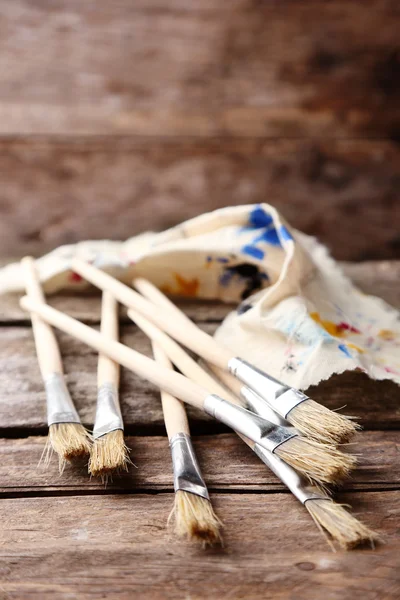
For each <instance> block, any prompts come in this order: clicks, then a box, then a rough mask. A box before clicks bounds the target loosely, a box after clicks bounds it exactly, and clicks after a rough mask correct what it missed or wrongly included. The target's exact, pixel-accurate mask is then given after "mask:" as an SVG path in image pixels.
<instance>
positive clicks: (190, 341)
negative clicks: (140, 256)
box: [71, 258, 232, 369]
mask: <svg viewBox="0 0 400 600" xmlns="http://www.w3.org/2000/svg"><path fill="white" fill-rule="evenodd" d="M71 268H72V269H73V270H74V271H75V272H76V273H78V274H79V275H81V277H84V278H85V279H86V280H87V281H89V282H90V283H92V284H93V285H95V286H97V287H99V288H100V289H102V290H103V291H104V290H108V291H110V292H111V293H112V294H113V295H114V296H115V298H117V300H119V302H121V303H122V304H124V305H125V306H127V307H129V308H133V309H135V310H137V311H139V312H140V313H141V314H142V315H143V316H144V317H146V319H148V320H149V321H152V322H153V323H154V324H155V325H157V327H159V328H160V329H162V330H163V331H166V332H167V333H168V334H169V335H170V336H171V337H173V338H174V339H176V340H177V341H179V342H181V344H183V345H184V346H187V347H188V348H190V349H191V350H192V351H193V352H195V353H196V354H198V355H199V356H201V357H202V358H204V359H205V360H207V361H209V362H211V363H213V364H215V365H216V366H218V367H220V368H221V369H227V365H228V361H229V360H230V358H232V354H231V353H230V352H229V351H228V350H227V349H226V348H224V347H223V346H220V345H219V344H217V342H216V341H215V340H214V339H213V338H212V337H211V336H209V335H208V334H207V333H205V332H204V331H202V330H201V329H199V328H198V327H197V326H196V325H195V324H194V323H193V322H191V327H190V328H189V327H182V322H181V320H178V319H174V318H173V317H172V316H171V313H170V312H169V311H167V310H164V309H162V308H158V307H157V308H155V306H154V304H153V303H152V302H149V300H147V299H146V298H144V297H143V296H141V295H140V294H138V293H137V292H135V290H133V289H132V288H130V287H128V286H127V285H125V284H123V283H121V282H120V281H117V280H116V279H115V278H114V277H111V275H108V274H107V273H104V271H100V270H99V269H96V267H93V266H92V265H89V264H88V263H86V262H84V261H82V260H80V259H78V258H75V259H74V260H73V261H72V265H71ZM177 310H178V309H177Z"/></svg>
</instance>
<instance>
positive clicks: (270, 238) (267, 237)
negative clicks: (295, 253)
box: [254, 227, 281, 246]
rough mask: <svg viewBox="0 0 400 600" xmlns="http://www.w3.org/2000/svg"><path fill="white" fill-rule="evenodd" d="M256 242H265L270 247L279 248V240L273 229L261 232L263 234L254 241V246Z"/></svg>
mask: <svg viewBox="0 0 400 600" xmlns="http://www.w3.org/2000/svg"><path fill="white" fill-rule="evenodd" d="M257 242H266V243H267V244H271V246H281V240H280V239H279V236H278V232H277V231H276V229H275V227H271V228H270V229H266V230H265V231H263V233H262V234H261V235H259V236H257V237H256V239H255V240H254V243H255V244H257Z"/></svg>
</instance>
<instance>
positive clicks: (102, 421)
mask: <svg viewBox="0 0 400 600" xmlns="http://www.w3.org/2000/svg"><path fill="white" fill-rule="evenodd" d="M116 429H124V423H123V421H122V415H121V409H120V406H119V399H118V390H117V388H116V386H115V385H114V384H113V383H103V385H101V386H100V387H99V391H98V393H97V407H96V419H95V423H94V427H93V438H94V439H97V438H99V437H101V436H103V435H106V434H107V433H110V432H111V431H115V430H116Z"/></svg>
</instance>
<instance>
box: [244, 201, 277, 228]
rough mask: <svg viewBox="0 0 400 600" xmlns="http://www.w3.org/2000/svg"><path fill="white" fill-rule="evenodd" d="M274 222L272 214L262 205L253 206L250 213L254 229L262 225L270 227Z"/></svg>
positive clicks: (250, 224)
mask: <svg viewBox="0 0 400 600" xmlns="http://www.w3.org/2000/svg"><path fill="white" fill-rule="evenodd" d="M272 223H273V219H272V217H271V215H269V214H268V213H266V212H265V210H264V209H263V208H261V206H257V207H256V208H253V210H252V211H251V213H250V215H249V226H250V227H253V228H254V229H260V228H261V227H269V226H270V225H271V224H272Z"/></svg>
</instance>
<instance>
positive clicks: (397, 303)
mask: <svg viewBox="0 0 400 600" xmlns="http://www.w3.org/2000/svg"><path fill="white" fill-rule="evenodd" d="M11 260H18V259H16V258H14V259H11ZM7 262H8V261H7V260H0V268H1V267H2V266H4V265H5V264H7ZM340 266H341V268H342V269H343V272H344V273H345V275H346V276H347V277H349V278H350V279H351V280H352V281H353V283H354V284H355V285H356V286H357V287H359V288H360V289H361V290H362V291H363V292H364V293H366V294H372V295H379V296H380V297H381V298H383V300H385V301H386V302H388V303H389V304H391V305H392V306H394V307H396V308H399V309H400V287H399V280H400V261H367V262H364V263H341V265H340ZM48 301H49V302H50V303H51V305H52V306H54V307H55V308H57V309H58V310H61V311H64V312H66V313H68V314H70V315H71V316H73V317H75V318H76V319H80V320H81V321H84V322H85V323H88V324H98V323H100V295H99V293H94V294H93V295H92V294H88V293H85V294H84V295H83V296H76V295H73V294H68V293H60V294H56V295H53V296H51V297H50V298H48ZM174 301H176V302H177V304H178V306H179V307H180V308H181V309H182V310H183V311H185V313H186V314H187V315H188V316H189V317H190V318H191V319H193V320H194V321H195V322H196V323H204V322H205V323H218V322H220V321H222V319H223V318H224V317H226V315H227V314H228V312H230V311H231V310H232V308H233V307H232V306H231V305H227V304H222V303H221V302H213V301H196V300H191V299H185V298H175V299H174ZM120 320H121V322H122V323H125V324H126V323H131V321H130V319H129V318H128V317H127V314H126V310H125V309H124V307H121V310H120ZM13 324H24V325H29V324H30V320H29V317H27V314H26V312H25V311H23V310H22V309H21V308H20V307H19V296H18V295H14V294H8V295H5V296H0V326H2V325H13Z"/></svg>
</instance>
